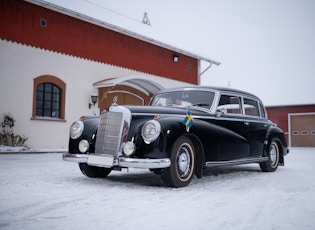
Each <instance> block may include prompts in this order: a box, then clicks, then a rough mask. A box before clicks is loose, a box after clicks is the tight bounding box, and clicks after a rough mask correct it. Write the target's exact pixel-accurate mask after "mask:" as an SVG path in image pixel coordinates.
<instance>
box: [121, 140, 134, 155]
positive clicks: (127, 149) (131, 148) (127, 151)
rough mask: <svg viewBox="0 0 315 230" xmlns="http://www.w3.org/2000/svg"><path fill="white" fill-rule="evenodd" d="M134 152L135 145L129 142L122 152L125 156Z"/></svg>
mask: <svg viewBox="0 0 315 230" xmlns="http://www.w3.org/2000/svg"><path fill="white" fill-rule="evenodd" d="M134 151H135V145H134V143H132V142H131V141H127V142H126V143H125V144H124V146H123V152H124V154H125V155H126V156H130V155H131V154H133V153H134Z"/></svg>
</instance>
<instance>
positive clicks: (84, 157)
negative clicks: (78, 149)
mask: <svg viewBox="0 0 315 230" xmlns="http://www.w3.org/2000/svg"><path fill="white" fill-rule="evenodd" d="M93 155H98V154H93ZM98 156H101V155H98ZM88 157H89V155H88V154H72V153H64V154H63V156H62V159H63V160H64V161H71V162H78V163H87V162H88ZM170 165H171V160H170V159H169V158H162V159H139V158H127V157H118V161H117V162H115V164H114V166H119V167H124V168H140V169H158V168H168V167H170Z"/></svg>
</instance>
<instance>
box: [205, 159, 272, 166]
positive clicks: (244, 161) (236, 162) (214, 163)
mask: <svg viewBox="0 0 315 230" xmlns="http://www.w3.org/2000/svg"><path fill="white" fill-rule="evenodd" d="M268 160H269V158H268V157H256V158H252V157H251V158H242V159H236V160H229V161H208V162H206V167H213V166H229V165H240V164H251V163H262V162H266V161H268Z"/></svg>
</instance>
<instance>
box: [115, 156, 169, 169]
mask: <svg viewBox="0 0 315 230" xmlns="http://www.w3.org/2000/svg"><path fill="white" fill-rule="evenodd" d="M118 162H119V163H118V165H119V166H121V167H127V168H140V169H158V168H168V167H170V166H171V160H170V159H169V158H162V159H138V158H126V157H119V161H118Z"/></svg>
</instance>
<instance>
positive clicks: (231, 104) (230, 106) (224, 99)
mask: <svg viewBox="0 0 315 230" xmlns="http://www.w3.org/2000/svg"><path fill="white" fill-rule="evenodd" d="M240 102H241V98H240V97H236V96H230V95H221V98H220V102H219V105H218V108H217V111H218V112H221V113H223V114H242V110H241V103H240Z"/></svg>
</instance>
